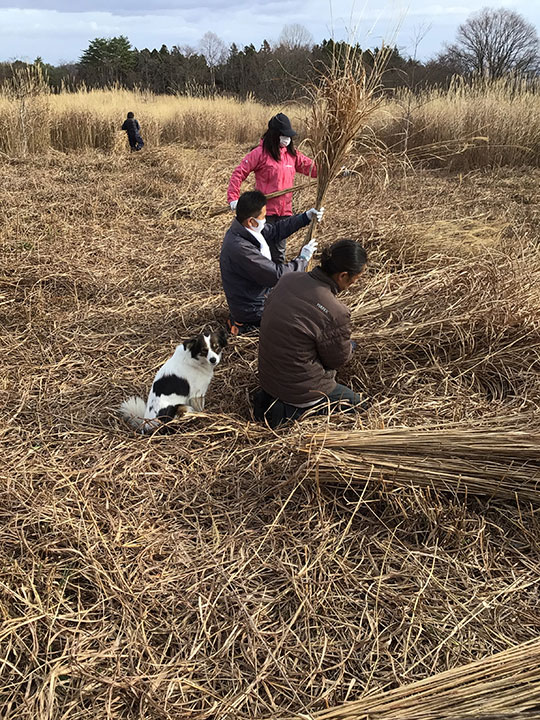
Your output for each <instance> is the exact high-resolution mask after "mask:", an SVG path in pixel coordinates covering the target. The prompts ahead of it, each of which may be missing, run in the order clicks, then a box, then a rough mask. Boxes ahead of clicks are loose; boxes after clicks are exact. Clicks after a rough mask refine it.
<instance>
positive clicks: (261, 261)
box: [230, 243, 307, 287]
mask: <svg viewBox="0 0 540 720" xmlns="http://www.w3.org/2000/svg"><path fill="white" fill-rule="evenodd" d="M230 261H231V263H232V265H233V267H235V268H236V269H237V270H238V272H239V273H241V274H242V275H243V276H244V277H247V278H249V279H250V280H252V281H253V283H254V284H256V285H262V287H274V285H275V284H276V283H277V281H278V280H279V278H280V277H281V276H282V275H285V274H286V273H289V272H303V271H304V270H305V269H306V265H307V260H305V259H304V258H302V257H297V258H296V259H295V260H293V261H292V262H289V263H276V262H273V261H272V260H268V258H265V257H264V255H262V254H261V252H260V251H259V250H258V248H256V247H255V246H254V245H251V243H245V244H242V245H240V246H238V245H236V246H235V247H234V249H232V254H231V258H230Z"/></svg>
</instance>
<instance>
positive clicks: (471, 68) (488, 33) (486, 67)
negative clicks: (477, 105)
mask: <svg viewBox="0 0 540 720" xmlns="http://www.w3.org/2000/svg"><path fill="white" fill-rule="evenodd" d="M443 55H444V58H445V59H446V60H447V61H448V62H450V63H453V64H455V65H456V66H457V67H460V68H463V70H464V71H465V72H476V73H479V74H481V75H484V76H486V77H490V78H498V77H502V76H503V75H506V74H507V73H509V72H531V71H535V70H536V69H537V68H538V66H539V59H540V46H539V42H538V35H537V33H536V29H535V27H534V25H532V23H529V22H527V20H525V18H523V17H522V16H521V15H520V14H519V13H517V12H514V11H513V10H507V9H506V8H499V9H498V10H493V9H490V8H484V9H483V10H480V12H478V13H475V14H473V15H471V16H470V17H469V18H468V19H467V20H466V21H465V22H464V23H462V24H461V25H460V26H459V28H458V31H457V38H456V42H455V43H454V44H453V45H450V46H449V47H448V48H447V49H446V52H445V53H444V54H443Z"/></svg>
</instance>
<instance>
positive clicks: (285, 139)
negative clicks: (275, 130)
mask: <svg viewBox="0 0 540 720" xmlns="http://www.w3.org/2000/svg"><path fill="white" fill-rule="evenodd" d="M290 142H291V138H290V137H288V136H287V135H280V136H279V144H280V145H281V147H287V145H289V143H290Z"/></svg>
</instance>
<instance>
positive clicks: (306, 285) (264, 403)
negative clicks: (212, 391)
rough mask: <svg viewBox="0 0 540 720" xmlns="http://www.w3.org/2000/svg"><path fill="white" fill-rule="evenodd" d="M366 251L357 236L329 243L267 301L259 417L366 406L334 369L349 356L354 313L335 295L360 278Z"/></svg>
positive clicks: (271, 419)
mask: <svg viewBox="0 0 540 720" xmlns="http://www.w3.org/2000/svg"><path fill="white" fill-rule="evenodd" d="M365 264H366V253H365V251H364V250H363V248H362V246H361V245H360V244H359V243H357V242H355V241H353V240H339V241H338V242H336V243H334V244H333V245H331V246H330V247H329V248H325V249H324V251H323V253H322V256H321V264H320V266H318V267H316V268H315V269H314V270H312V271H311V272H309V273H303V274H298V275H287V276H286V277H283V278H282V279H281V280H280V281H279V283H278V284H277V286H276V288H275V289H274V290H273V292H271V293H270V295H269V297H268V300H267V302H266V305H265V308H264V313H263V317H262V322H261V332H260V341H259V381H260V384H261V388H262V389H261V390H259V391H258V393H257V394H256V396H255V398H254V411H255V417H256V419H257V420H263V419H264V420H266V421H267V422H268V423H269V424H270V426H271V427H277V426H278V425H279V424H281V422H283V421H284V420H292V419H295V418H298V417H300V416H301V415H302V414H303V413H305V412H306V411H308V410H310V409H311V410H312V412H314V413H317V414H318V413H319V412H325V411H327V409H328V407H330V408H332V407H342V406H348V407H354V406H360V408H359V409H365V407H366V405H367V403H366V402H365V401H363V399H362V397H361V395H359V394H358V393H356V392H354V390H352V389H351V388H348V387H345V386H344V385H340V384H339V383H337V382H336V370H337V369H338V368H340V367H341V366H342V365H344V364H345V363H346V362H347V361H348V360H349V359H350V357H351V354H352V349H353V343H352V342H351V322H350V312H349V309H348V308H347V306H346V305H344V304H343V303H342V302H341V301H340V300H338V299H337V297H336V296H337V294H338V293H339V292H341V291H343V290H346V289H347V288H349V287H350V286H351V285H352V284H353V283H354V282H356V281H357V280H358V278H359V277H360V275H361V273H362V271H363V268H364V266H365Z"/></svg>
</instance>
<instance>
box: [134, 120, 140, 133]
mask: <svg viewBox="0 0 540 720" xmlns="http://www.w3.org/2000/svg"><path fill="white" fill-rule="evenodd" d="M135 127H136V128H137V132H140V131H141V126H140V125H139V121H138V120H135Z"/></svg>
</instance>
